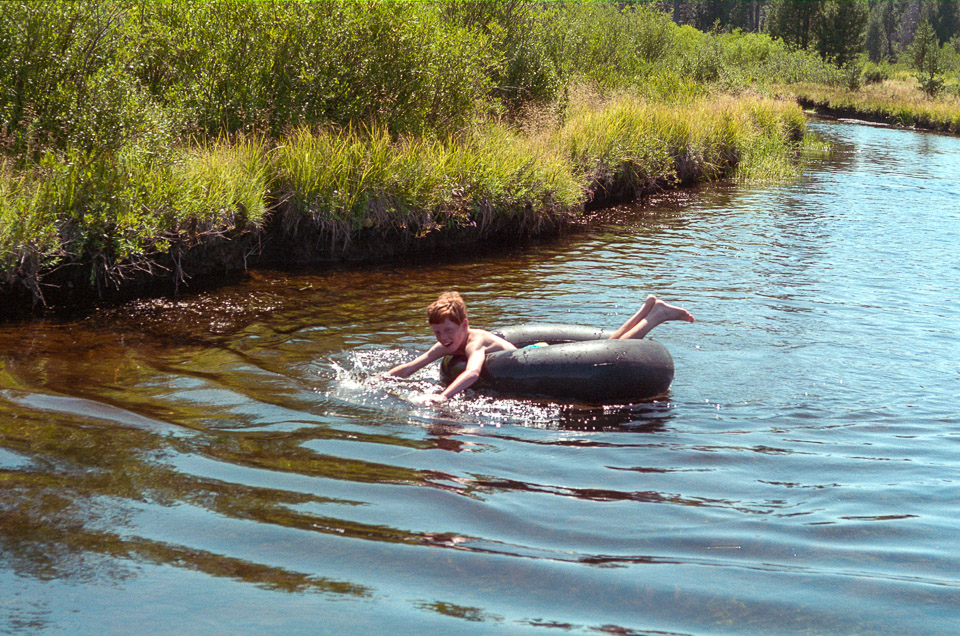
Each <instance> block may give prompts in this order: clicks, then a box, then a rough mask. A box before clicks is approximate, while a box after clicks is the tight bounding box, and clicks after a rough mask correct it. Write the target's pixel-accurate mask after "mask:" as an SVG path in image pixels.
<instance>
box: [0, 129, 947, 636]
mask: <svg viewBox="0 0 960 636" xmlns="http://www.w3.org/2000/svg"><path fill="white" fill-rule="evenodd" d="M815 126H816V128H817V130H819V131H820V132H821V133H822V134H823V135H824V136H825V137H827V138H829V139H831V140H832V141H833V142H834V146H835V149H836V150H835V152H834V153H833V155H832V156H831V157H830V158H822V159H817V160H815V163H814V164H813V165H812V166H811V168H810V170H809V171H808V175H807V177H806V178H804V179H803V180H802V181H800V182H798V183H792V184H785V185H782V186H777V187H765V188H746V187H736V186H733V185H730V184H724V185H720V186H714V187H710V188H705V189H703V190H699V191H694V192H686V193H683V194H681V195H676V196H669V197H664V198H662V199H660V200H655V201H651V202H648V203H647V204H645V205H644V206H637V207H622V208H616V209H612V210H607V211H604V212H603V213H602V214H601V215H598V216H597V217H596V218H595V223H594V224H593V225H590V226H588V227H584V228H580V229H578V230H576V231H571V232H569V233H568V234H566V235H565V236H563V237H561V238H560V239H558V240H551V241H544V242H542V243H540V244H534V245H529V246H526V247H523V248H520V247H516V246H504V247H502V248H501V249H499V250H497V251H493V252H491V253H489V254H486V255H484V256H483V257H478V256H477V255H464V256H463V257H462V258H460V259H450V260H444V261H443V262H433V261H426V260H425V261H420V262H416V263H406V264H404V263H390V264H385V265H383V266H379V267H374V268H370V269H364V270H350V269H343V270H334V269H331V270H328V271H322V272H255V273H253V274H251V276H250V278H249V280H247V281H245V282H243V283H240V284H238V285H236V286H233V287H231V288H229V289H224V290H220V291H216V292H204V293H202V294H198V295H195V296H190V297H183V298H181V299H178V300H169V299H152V300H144V301H140V302H136V303H130V304H127V305H123V306H120V307H114V308H108V309H103V310H101V311H98V312H96V313H94V314H93V315H90V316H86V317H82V318H76V319H70V320H59V321H37V322H34V323H30V324H23V325H6V326H2V327H0V351H2V353H0V482H2V487H0V590H2V591H0V633H5V634H24V633H31V634H32V633H35V634H57V633H69V634H97V635H98V636H99V635H102V634H128V633H130V631H131V625H149V627H148V630H149V631H150V632H151V633H155V634H182V633H196V632H197V631H204V632H211V633H230V634H235V633H243V634H254V633H257V634H259V633H283V634H317V633H322V634H344V633H357V634H360V633H362V634H369V633H392V634H422V633H458V634H474V633H475V634H489V633H492V632H502V633H510V634H520V633H537V634H542V633H553V632H556V631H557V630H559V631H560V632H564V633H613V634H647V633H670V634H707V633H710V634H712V633H750V632H755V633H783V634H820V633H830V634H868V633H906V632H910V633H917V634H943V633H949V632H950V631H951V630H950V628H949V627H952V625H953V624H955V622H956V619H957V618H960V603H958V601H957V599H958V595H957V588H958V583H960V579H958V577H957V572H958V571H960V550H958V548H957V545H960V544H958V541H957V539H958V538H960V537H958V534H960V533H958V531H957V529H956V522H955V519H956V517H957V515H958V513H960V510H958V503H957V500H956V488H957V480H958V464H957V461H956V459H955V456H956V453H955V452H954V451H955V449H956V448H957V444H958V442H960V436H958V433H957V430H956V426H955V424H956V422H958V421H960V405H958V403H957V401H956V386H957V382H958V380H960V365H958V360H960V336H958V334H957V329H956V306H955V302H956V301H955V299H954V298H953V292H954V290H955V289H957V288H958V287H960V265H958V261H957V260H956V258H955V256H954V251H955V246H956V245H957V244H958V243H960V240H958V239H960V206H958V204H957V201H958V200H960V197H958V195H960V184H958V182H957V180H956V177H955V175H956V174H957V172H956V167H957V159H956V157H960V140H957V139H955V138H950V137H943V136H934V135H922V134H917V133H912V132H907V131H896V130H888V129H882V128H871V127H866V126H853V125H837V124H828V123H819V124H815ZM447 288H458V289H460V290H461V292H462V293H463V294H464V296H465V298H466V299H467V302H468V303H469V305H470V311H471V323H472V324H473V325H476V326H489V327H497V326H503V325H508V324H513V323H518V322H525V321H559V322H569V323H575V324H596V325H601V326H616V325H617V324H619V323H620V322H622V321H623V319H624V318H625V317H627V316H629V315H630V314H631V313H632V312H633V311H634V310H635V308H636V306H637V305H638V304H639V303H640V302H642V300H643V299H644V298H645V297H646V295H647V294H648V293H656V294H658V295H660V296H662V297H664V298H666V299H669V300H671V301H676V302H678V303H680V304H683V305H685V306H687V307H688V308H689V309H691V311H693V313H694V314H695V315H696V317H697V322H696V323H694V324H686V323H668V324H665V325H662V326H661V327H659V328H658V329H657V330H656V331H655V332H654V337H655V338H656V339H657V340H659V341H660V342H662V343H664V344H665V345H666V346H667V347H668V348H669V349H670V351H671V353H672V355H673V357H674V360H675V363H676V368H677V373H676V379H675V381H674V385H673V387H672V388H671V391H670V392H669V394H668V395H667V396H665V397H664V398H663V399H661V400H659V401H656V402H651V403H646V404H637V405H626V406H614V407H593V406H587V405H577V404H559V403H553V402H548V401H536V400H519V399H505V398H502V397H499V396H496V395H489V394H483V393H476V392H468V395H466V396H464V397H462V398H458V399H455V400H453V401H451V402H449V403H446V404H444V405H442V406H441V407H439V408H431V407H425V406H422V405H421V404H420V403H419V401H418V399H417V398H418V396H419V395H420V394H422V393H423V392H425V391H432V390H436V389H437V386H438V382H439V380H438V374H437V371H436V369H428V370H424V371H422V372H421V373H419V374H417V375H416V376H414V377H413V378H410V379H407V380H396V379H384V378H382V377H380V376H379V375H378V374H379V373H381V372H382V371H384V370H386V369H388V368H389V367H390V366H392V365H394V364H396V363H397V362H399V361H401V360H404V359H407V358H408V357H409V356H411V355H414V354H415V353H416V352H417V351H420V350H422V349H423V348H424V347H426V346H429V344H430V332H429V330H428V329H427V328H426V325H425V312H424V308H425V307H426V305H427V304H429V302H431V301H432V300H433V299H434V298H435V297H436V295H437V293H438V292H439V291H441V290H444V289H447Z"/></svg>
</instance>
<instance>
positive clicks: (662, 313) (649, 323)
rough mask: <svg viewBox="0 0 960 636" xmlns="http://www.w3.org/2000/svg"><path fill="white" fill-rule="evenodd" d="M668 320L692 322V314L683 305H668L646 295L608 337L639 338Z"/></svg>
mask: <svg viewBox="0 0 960 636" xmlns="http://www.w3.org/2000/svg"><path fill="white" fill-rule="evenodd" d="M668 320H683V321H685V322H693V315H692V314H691V313H690V312H689V311H687V310H686V309H684V308H683V307H677V306H675V305H668V304H667V303H665V302H663V301H662V300H660V299H658V298H657V297H656V296H647V300H645V301H644V303H643V306H642V307H641V308H640V310H639V311H638V312H637V313H635V314H634V315H633V316H632V317H631V318H630V320H628V321H627V322H625V323H623V325H621V327H620V328H619V329H617V330H616V331H615V332H614V333H613V335H612V336H610V338H611V339H617V338H621V339H628V338H632V339H635V340H639V339H640V338H643V337H644V336H646V335H647V334H648V333H650V331H651V330H652V329H653V328H654V327H656V326H657V325H659V324H660V323H663V322H667V321H668Z"/></svg>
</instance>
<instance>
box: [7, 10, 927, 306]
mask: <svg viewBox="0 0 960 636" xmlns="http://www.w3.org/2000/svg"><path fill="white" fill-rule="evenodd" d="M674 4H675V5H676V6H679V5H680V4H682V3H674ZM743 4H744V5H745V6H746V5H749V9H750V10H749V11H748V12H746V13H743V12H738V11H733V10H732V9H731V10H730V11H726V12H725V13H724V12H720V13H721V14H722V15H720V17H718V18H716V19H715V20H714V23H715V26H716V28H713V29H712V31H711V32H704V31H702V30H698V29H696V28H694V27H693V26H690V25H689V24H686V25H681V24H678V23H677V21H676V20H675V19H674V18H676V15H675V13H670V12H661V9H660V5H659V3H656V2H604V1H590V0H585V1H582V2H556V3H543V2H535V1H533V0H504V1H501V2H487V1H484V0H470V1H457V2H453V1H449V2H442V1H433V2H401V1H379V2H378V1H373V0H371V1H365V2H353V1H350V2H346V1H344V2H335V1H325V2H305V1H304V2H299V1H292V0H282V1H281V0H263V1H260V2H247V1H242V0H208V1H203V2H201V1H188V0H169V1H165V2H151V1H147V0H89V1H87V2H82V3H78V2H72V1H68V0H50V1H46V2H40V1H28V0H6V1H5V2H2V3H0V275H2V276H3V284H4V285H5V286H6V287H5V288H11V287H16V288H21V289H29V290H30V292H31V294H32V295H33V297H34V298H37V299H38V298H42V297H43V292H44V277H45V276H46V273H48V272H51V271H55V270H58V269H59V270H60V271H66V269H69V268H73V270H71V271H79V272H82V273H83V277H85V280H87V281H89V284H90V285H92V286H94V287H95V288H96V289H98V290H102V289H105V288H108V287H119V286H122V285H123V284H125V281H127V280H128V279H130V278H137V277H141V278H142V275H146V276H147V277H148V278H149V277H150V276H153V275H155V274H157V273H158V272H160V273H161V274H163V275H167V276H173V277H175V278H176V279H177V280H180V279H182V278H184V277H185V276H187V275H188V274H187V266H186V265H185V264H184V261H183V259H182V258H181V257H182V256H183V255H184V254H188V253H189V252H190V250H191V249H192V248H193V247H195V246H198V245H204V244H209V242H210V237H218V238H220V239H223V240H224V241H228V240H232V239H234V238H236V237H239V236H244V235H247V236H249V235H250V234H251V233H252V234H254V235H256V236H258V237H260V236H262V235H263V233H264V232H269V233H270V236H271V237H273V238H274V239H276V240H280V241H283V242H284V243H283V245H284V246H285V247H283V248H279V249H280V251H283V252H285V253H286V254H302V255H309V254H311V253H313V254H316V253H317V252H318V251H322V250H321V248H320V247H318V245H317V243H320V242H322V243H323V245H325V246H326V248H324V249H327V252H328V253H329V252H330V250H334V251H335V250H336V249H342V248H343V247H344V246H345V245H346V244H348V243H349V241H350V240H351V238H352V237H355V236H356V235H358V233H367V234H370V233H372V234H373V235H375V236H378V237H381V238H382V239H383V240H384V241H389V240H394V241H400V242H405V241H410V240H413V239H416V238H418V237H423V236H433V235H436V234H437V233H440V232H444V231H450V230H452V229H460V230H465V231H469V230H470V229H471V228H476V231H477V233H478V234H477V235H478V236H483V235H484V234H483V232H485V231H488V230H489V228H491V227H497V226H500V225H502V221H504V220H505V219H506V220H511V219H512V220H513V222H515V226H516V227H519V228H536V227H540V226H541V225H543V224H547V225H549V224H550V223H552V222H554V221H555V220H557V219H560V218H564V217H566V216H569V215H572V214H576V213H578V212H580V211H582V210H583V206H584V204H585V202H586V201H587V200H589V199H591V198H597V197H602V196H605V195H611V196H620V195H623V196H631V195H633V194H637V193H639V192H642V191H644V188H650V187H664V186H667V185H671V184H674V183H678V182H690V181H696V180H698V179H706V178H714V177H717V176H722V175H726V174H731V172H732V171H733V170H735V169H737V168H738V167H739V169H740V174H741V175H752V176H757V175H760V176H762V175H763V174H767V175H775V174H779V173H780V172H781V171H782V170H784V169H786V168H785V167H784V166H785V164H786V163H787V162H788V159H789V154H790V151H791V150H790V149H791V148H793V147H794V145H795V144H796V143H797V141H798V140H799V139H801V138H802V137H803V132H802V130H803V126H802V115H801V114H800V111H799V109H798V108H797V107H796V105H794V104H792V103H784V102H771V101H769V100H768V99H767V98H764V97H761V96H760V95H762V94H763V93H764V92H768V93H775V92H778V91H781V90H782V87H783V86H784V85H797V86H800V85H804V86H810V85H816V86H842V85H844V82H845V81H846V76H845V74H844V72H842V71H841V70H840V69H838V67H837V66H836V64H834V62H842V61H844V60H842V59H841V55H840V53H829V52H828V49H825V48H824V46H825V44H824V43H825V42H826V39H825V35H824V33H825V31H823V26H822V25H823V24H824V22H823V19H822V16H820V17H816V16H815V19H814V20H813V22H812V24H813V25H817V24H819V25H820V26H819V27H818V28H820V29H821V30H820V31H816V29H814V27H813V26H811V29H813V30H812V31H810V34H812V35H811V36H810V37H811V39H810V41H809V42H807V43H804V42H802V41H799V40H797V41H793V40H790V39H789V38H785V39H778V38H775V37H771V35H770V34H768V33H749V32H747V31H745V30H741V29H725V28H722V26H721V25H720V22H719V20H720V18H721V17H730V18H731V19H733V18H734V17H736V16H740V17H736V19H738V20H739V19H743V20H746V21H747V23H748V25H752V27H753V28H760V27H761V26H762V25H764V24H766V22H765V20H766V19H767V18H768V17H769V16H770V15H771V14H772V12H773V11H774V9H775V6H776V5H777V4H778V3H776V2H770V3H766V2H759V3H758V2H753V3H743ZM779 4H780V5H783V6H784V7H786V5H787V4H788V3H786V2H781V3H779ZM795 4H796V3H795ZM803 4H804V5H806V4H810V5H814V4H816V6H817V7H819V8H823V7H827V6H830V4H831V3H829V2H826V3H813V2H810V3H803ZM821 5H822V7H821ZM710 6H711V5H709V3H704V5H703V6H702V7H701V9H700V10H701V12H702V11H706V10H707V9H709V8H710ZM718 6H719V5H718ZM798 6H799V5H798ZM858 6H859V5H858ZM674 8H676V7H674ZM728 8H730V7H728ZM840 13H842V14H843V16H847V13H849V12H844V11H840ZM817 15H820V14H817ZM823 15H826V14H823ZM873 15H874V12H873V9H871V12H870V16H871V19H872V16H873ZM858 16H859V17H858ZM841 17H842V16H841V15H840V14H838V16H837V18H836V19H837V20H840V18H841ZM847 17H849V16H847ZM853 17H854V18H856V19H861V18H863V15H861V14H859V13H857V14H856V15H854V16H853ZM818 20H819V21H818ZM681 22H682V21H681ZM818 34H819V35H818ZM831 46H834V48H833V49H829V51H842V49H843V46H844V45H843V44H842V43H841V44H838V45H831ZM857 46H859V44H857ZM825 58H826V59H825ZM927 59H930V58H927ZM723 95H739V96H740V97H739V98H738V99H733V100H731V99H728V98H725V97H720V96H723ZM624 135H626V136H624ZM631 135H633V136H632V137H631ZM626 139H631V140H632V141H630V142H629V143H627V142H626V141H625V140H626ZM389 237H394V238H392V239H391V238H389ZM397 237H400V238H399V239H398V238H397ZM411 237H412V238H411ZM308 243H310V244H308ZM257 244H258V245H259V243H257ZM233 245H236V246H238V247H236V248H233V249H235V250H239V249H244V250H246V249H252V248H249V246H244V244H243V243H242V242H239V241H238V242H235V243H234V244H233ZM328 255H329V254H328ZM234 256H235V255H234ZM246 256H247V252H244V254H243V258H244V259H245V258H246ZM304 257H305V258H306V256H304ZM218 258H219V256H218ZM65 268H66V269H65ZM164 268H165V269H164ZM164 272H166V273H164ZM73 278H74V279H76V276H74V277H73ZM71 281H72V282H71V284H73V283H74V282H76V281H75V280H73V279H71Z"/></svg>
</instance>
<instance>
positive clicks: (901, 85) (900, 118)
mask: <svg viewBox="0 0 960 636" xmlns="http://www.w3.org/2000/svg"><path fill="white" fill-rule="evenodd" d="M779 92H780V93H781V94H784V95H790V96H792V97H793V98H795V99H796V100H797V102H798V103H799V104H800V105H801V106H802V107H804V108H809V109H812V110H814V111H816V112H818V113H820V114H823V115H829V116H833V117H849V118H853V119H861V120H864V121H870V122H878V123H885V124H890V125H892V126H899V127H903V128H916V129H918V130H929V131H934V132H944V133H951V134H960V94H953V95H949V94H944V95H940V96H938V97H937V98H935V99H933V98H930V97H928V96H925V95H924V94H923V92H922V91H920V89H919V88H918V86H917V81H916V80H915V79H910V80H904V79H892V80H884V81H882V82H878V83H875V84H868V85H866V86H863V87H861V88H859V89H858V90H846V89H843V88H841V87H838V86H826V85H820V84H808V83H801V84H794V85H791V86H789V87H784V88H783V90H782V91H779Z"/></svg>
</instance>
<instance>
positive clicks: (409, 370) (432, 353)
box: [387, 343, 444, 378]
mask: <svg viewBox="0 0 960 636" xmlns="http://www.w3.org/2000/svg"><path fill="white" fill-rule="evenodd" d="M443 356H444V352H443V347H441V346H440V343H437V344H435V345H433V346H432V347H430V348H429V349H428V350H427V351H426V352H424V353H421V354H420V355H419V356H417V357H416V358H414V359H413V360H411V361H410V362H404V363H403V364H398V365H397V366H395V367H393V368H392V369H390V370H389V371H387V375H392V376H395V377H398V378H408V377H410V376H411V375H413V374H414V373H416V372H417V371H419V370H420V369H422V368H423V367H425V366H427V365H428V364H430V363H431V362H433V361H434V360H439V359H440V358H442V357H443Z"/></svg>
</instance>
